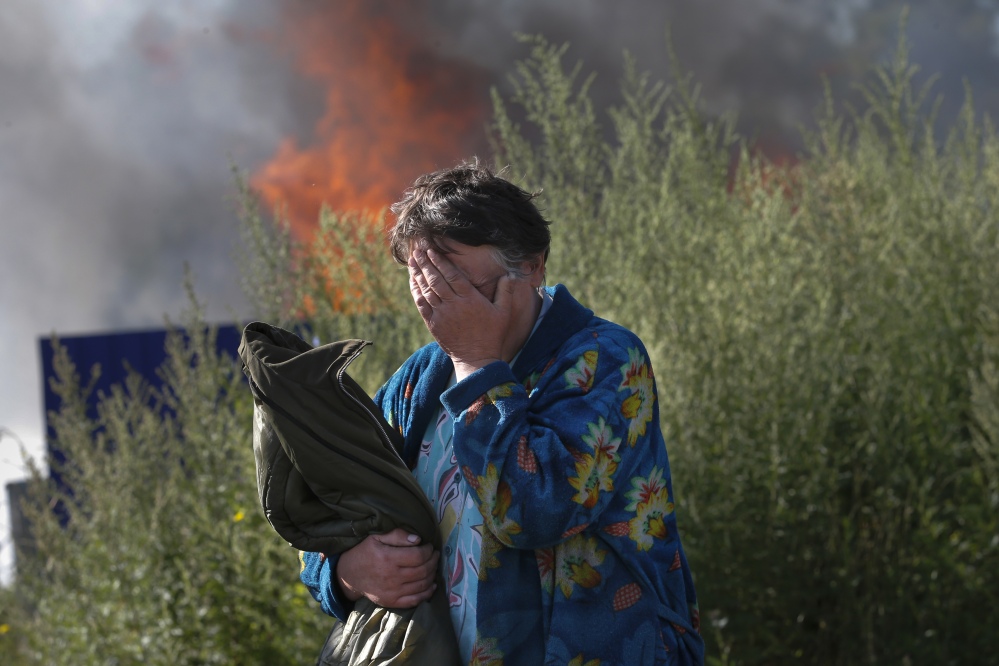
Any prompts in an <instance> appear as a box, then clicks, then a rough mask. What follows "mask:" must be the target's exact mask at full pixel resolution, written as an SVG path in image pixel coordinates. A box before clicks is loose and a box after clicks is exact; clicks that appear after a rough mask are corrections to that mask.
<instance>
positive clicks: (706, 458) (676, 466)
mask: <svg viewBox="0 0 999 666" xmlns="http://www.w3.org/2000/svg"><path fill="white" fill-rule="evenodd" d="M562 57H563V49H561V48H557V47H554V46H551V45H549V44H547V43H546V42H545V41H544V40H540V39H538V40H534V41H533V53H532V56H531V58H530V59H529V60H528V61H526V62H525V63H523V64H522V65H521V67H520V68H519V70H518V72H517V76H516V77H514V78H513V83H514V93H513V95H512V98H511V100H510V101H506V100H503V99H501V98H500V97H499V96H498V95H497V96H496V98H495V101H496V125H495V130H496V131H495V144H496V148H497V154H498V157H499V162H501V163H509V164H511V165H512V168H513V170H514V172H515V173H516V174H517V175H520V176H522V177H523V180H524V182H525V184H526V185H527V186H529V187H531V188H534V189H540V190H543V191H544V192H545V194H546V197H545V199H544V201H545V204H546V205H547V210H548V213H549V214H550V216H551V217H552V218H553V219H554V220H555V221H556V224H555V225H554V226H553V229H555V230H556V233H555V238H554V240H553V252H552V259H551V261H550V263H549V276H550V277H551V278H553V279H554V280H555V281H562V282H565V283H566V284H568V286H569V287H570V288H571V289H573V290H574V291H576V292H579V293H581V294H584V295H585V298H586V300H587V301H588V304H589V305H590V306H591V307H593V308H594V309H595V310H596V311H597V312H598V314H603V315H606V316H608V317H609V318H612V319H615V320H617V321H619V322H620V323H622V324H625V325H627V326H630V327H632V328H633V329H634V330H635V331H636V332H637V333H638V334H639V335H640V336H641V337H642V338H643V340H645V342H646V343H647V344H648V345H649V347H650V350H651V353H652V355H653V358H654V365H655V367H656V370H657V374H658V385H659V395H660V410H661V418H662V422H663V425H664V428H665V431H666V432H667V441H668V446H669V447H670V453H671V457H672V464H673V471H674V477H675V482H676V492H677V496H678V507H679V508H678V512H679V520H680V528H681V530H682V531H683V532H684V539H685V544H686V547H687V549H688V555H689V559H690V562H691V566H692V567H693V569H694V573H695V576H696V584H697V589H698V593H699V597H700V603H701V611H702V616H703V617H705V618H706V620H707V621H706V622H705V625H706V627H705V633H706V638H707V640H708V641H709V655H710V656H711V659H712V661H713V662H715V663H733V664H734V663H745V664H753V663H785V662H790V661H794V660H796V659H801V660H803V661H805V662H806V663H827V664H855V663H872V664H873V663H927V664H929V663H934V664H936V663H999V662H997V658H996V657H995V655H996V653H997V648H999V634H997V633H996V632H995V631H994V630H993V620H992V617H991V616H992V615H993V614H992V613H991V612H990V610H989V609H992V608H994V607H995V606H996V602H997V600H999V599H997V596H999V574H997V573H996V572H999V537H997V536H996V535H997V534H999V468H997V465H996V463H997V460H999V430H997V428H996V422H997V418H999V390H997V383H996V367H997V366H996V362H997V353H999V346H997V342H999V272H997V271H996V270H995V267H996V266H999V243H997V232H999V217H997V215H999V189H997V187H996V185H997V184H999V139H997V136H996V133H995V131H994V130H993V128H992V126H991V125H990V124H989V123H988V122H987V121H986V122H981V123H979V122H976V116H975V114H974V111H973V105H972V100H971V96H970V92H969V95H968V99H967V103H966V106H965V110H964V112H963V114H962V116H961V117H960V119H958V121H957V122H956V123H955V125H954V127H953V128H952V129H951V131H950V132H949V133H948V134H947V135H946V136H945V137H943V140H940V139H938V137H937V136H936V135H935V134H934V131H933V124H934V118H933V117H932V114H931V113H925V109H924V108H923V106H922V104H921V100H922V99H923V97H925V95H922V94H915V93H914V92H913V77H914V75H915V73H916V68H915V67H913V66H912V65H910V64H909V62H908V60H907V50H906V46H905V43H904V41H902V42H900V44H899V49H898V52H897V54H896V56H895V59H894V61H893V62H891V63H889V64H887V65H885V66H883V67H880V68H878V69H876V70H875V71H874V73H873V76H872V79H871V81H869V82H867V83H865V84H864V85H863V86H862V88H861V90H862V92H863V93H864V96H865V99H866V102H867V104H868V106H867V108H866V109H864V110H862V111H859V112H854V113H852V114H849V113H847V114H844V113H837V112H836V110H835V104H834V101H833V100H831V99H830V100H828V102H827V105H826V106H825V108H823V109H821V110H820V113H819V114H818V117H817V118H816V124H815V130H814V131H812V132H811V133H808V134H807V136H806V137H805V138H806V144H807V154H806V155H805V156H804V160H803V161H802V162H801V163H800V164H799V165H797V166H794V167H779V166H776V165H774V164H770V163H768V162H767V160H766V159H765V158H764V157H762V156H759V155H754V154H753V153H752V151H751V150H749V149H748V147H747V145H746V144H745V142H740V141H738V140H737V138H736V137H735V135H734V131H733V126H734V125H733V121H732V119H731V118H721V119H709V118H705V117H704V116H703V115H702V114H701V113H699V111H698V107H697V95H696V89H694V88H692V86H691V85H690V82H689V80H688V79H685V78H683V77H678V84H677V86H676V87H675V88H672V89H670V88H667V87H665V86H664V85H662V84H654V83H651V82H650V81H649V79H648V77H646V76H645V75H642V74H640V73H639V72H638V71H637V69H636V68H635V65H634V63H633V62H632V61H631V60H630V59H626V67H625V75H624V77H623V87H622V100H623V101H622V103H621V104H620V105H619V106H617V107H616V108H613V109H610V110H609V113H608V118H609V120H610V127H609V129H605V128H603V127H602V126H601V125H600V123H599V118H598V116H597V114H595V113H594V111H593V109H592V107H591V105H590V103H589V101H588V99H587V97H586V84H585V82H584V83H582V84H580V83H578V82H577V78H578V68H577V69H573V70H568V71H566V70H565V68H564V67H563V66H562V64H561V59H562ZM511 102H512V104H513V105H514V107H515V108H516V109H517V111H518V112H519V114H520V117H521V119H522V120H521V122H522V123H524V125H525V126H524V127H523V128H522V127H521V126H520V125H519V124H518V123H516V122H515V121H514V120H513V119H512V116H513V114H512V113H510V112H508V105H509V104H510V103H511ZM527 136H538V137H540V138H539V139H537V140H534V141H529V140H528V139H527V138H526V137H527ZM606 137H610V138H609V139H608V138H606ZM733 150H735V151H737V153H736V154H737V155H738V161H737V165H736V166H735V167H734V172H733V167H732V159H731V156H732V154H733Z"/></svg>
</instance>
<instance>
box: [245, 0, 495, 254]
mask: <svg viewBox="0 0 999 666" xmlns="http://www.w3.org/2000/svg"><path fill="white" fill-rule="evenodd" d="M424 4H425V3H424V2H422V1H419V2H411V3H409V5H408V6H406V5H402V6H401V7H402V8H400V5H393V4H392V3H387V2H379V1H378V0H339V1H338V2H336V3H322V5H320V6H318V7H314V8H313V9H305V8H304V6H303V5H302V4H297V3H296V5H295V8H296V9H294V10H292V11H291V12H290V13H289V14H288V16H287V19H288V21H287V24H286V29H285V30H284V38H283V40H284V44H285V45H286V46H288V47H290V48H291V49H292V51H293V53H294V55H295V61H296V65H297V68H298V69H299V71H300V72H301V73H302V74H303V75H305V76H306V77H308V78H310V79H312V80H315V81H316V82H317V83H318V84H319V85H321V86H322V87H323V89H324V90H325V112H324V114H323V116H322V118H321V119H320V120H319V121H318V122H317V123H316V126H315V128H314V142H313V143H312V144H310V145H307V146H300V145H299V143H298V141H296V140H295V139H294V138H290V137H289V138H285V139H284V140H283V141H282V142H281V144H280V146H279V147H278V149H277V152H276V154H275V155H274V157H273V158H272V159H271V160H270V161H269V162H267V163H266V164H264V165H263V166H262V167H261V168H260V169H259V170H258V171H257V172H256V173H255V174H254V175H253V177H252V179H251V183H252V185H253V186H254V187H255V188H256V189H257V191H258V192H260V194H261V196H262V197H263V199H264V201H265V202H266V203H267V204H269V205H270V206H271V207H275V206H278V205H280V206H282V207H284V210H285V211H286V213H287V215H288V218H289V221H290V222H291V226H292V230H293V232H294V233H295V235H296V236H297V237H299V238H309V237H311V235H312V232H313V230H314V229H315V227H316V224H317V220H318V214H319V210H320V208H321V206H322V205H323V203H324V202H325V203H327V204H329V205H330V206H331V207H332V208H333V209H335V210H340V211H361V210H369V211H372V212H378V211H380V210H382V209H383V208H384V207H385V206H388V205H389V204H391V203H392V202H393V201H396V200H398V199H399V197H400V196H401V194H402V191H403V190H404V189H405V187H406V186H407V185H408V184H409V183H411V182H412V180H413V179H414V178H415V177H416V176H417V175H419V174H420V173H424V172H426V171H430V170H433V169H436V168H440V167H444V166H449V165H451V164H454V163H456V162H457V161H459V160H460V159H461V158H462V157H464V156H467V155H468V154H469V153H470V152H474V151H475V150H476V149H480V148H481V147H482V144H483V142H484V139H485V132H484V131H482V129H483V128H484V125H485V118H486V100H487V87H488V84H489V83H490V82H489V80H488V78H487V77H486V76H485V75H484V73H482V72H480V71H478V70H477V69H476V68H474V67H472V66H471V65H469V64H467V63H461V62H457V61H455V60H453V59H446V58H444V57H443V56H441V55H439V54H438V53H435V52H434V51H433V50H432V48H430V47H429V46H428V45H427V44H424V43H422V42H421V41H420V40H419V39H418V38H417V37H416V35H415V32H416V30H415V29H414V27H413V25H412V24H413V23H414V19H415V20H416V21H415V22H416V23H418V22H419V20H418V19H419V17H418V16H414V15H411V13H410V12H411V11H412V9H413V8H414V7H415V8H416V9H420V8H421V7H422V6H423V5H424ZM390 11H392V12H393V13H392V14H390V13H389V12H390ZM400 12H405V13H406V16H407V18H406V19H402V18H401V14H400ZM402 20H405V21H406V23H407V24H409V29H408V30H407V28H406V27H404V26H403V25H401V23H400V21H402Z"/></svg>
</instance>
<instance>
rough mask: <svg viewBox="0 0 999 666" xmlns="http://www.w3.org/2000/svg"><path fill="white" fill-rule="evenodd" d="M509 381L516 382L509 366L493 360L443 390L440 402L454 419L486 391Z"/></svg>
mask: <svg viewBox="0 0 999 666" xmlns="http://www.w3.org/2000/svg"><path fill="white" fill-rule="evenodd" d="M509 382H514V383H518V382H517V378H516V377H514V376H513V370H512V369H511V368H510V366H509V365H508V364H506V363H504V362H503V361H493V362H492V363H490V364H489V365H487V366H485V367H482V368H479V369H478V370H476V371H475V372H473V373H472V374H470V375H469V376H468V377H465V378H464V379H462V380H461V381H460V382H458V383H457V384H455V385H454V386H452V387H451V388H449V389H448V390H446V391H444V393H442V394H441V404H442V405H444V409H446V410H447V413H448V415H449V416H450V417H451V418H452V419H456V418H458V416H460V415H461V413H462V412H464V411H465V410H466V409H468V408H469V407H470V406H471V405H472V403H473V402H475V401H476V400H478V399H479V398H480V397H482V396H483V395H484V394H485V393H486V391H488V390H489V389H491V388H493V387H494V386H499V385H500V384H506V383H509Z"/></svg>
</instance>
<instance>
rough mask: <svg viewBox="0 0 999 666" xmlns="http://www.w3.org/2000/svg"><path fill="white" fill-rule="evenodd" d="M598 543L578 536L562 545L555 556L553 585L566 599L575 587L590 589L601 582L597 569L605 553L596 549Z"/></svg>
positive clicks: (592, 538)
mask: <svg viewBox="0 0 999 666" xmlns="http://www.w3.org/2000/svg"><path fill="white" fill-rule="evenodd" d="M598 543H599V542H598V541H597V539H596V538H595V537H589V538H587V537H584V536H582V535H578V536H575V537H573V538H571V539H569V540H568V541H566V542H565V543H563V544H562V548H561V549H560V552H558V553H557V555H556V562H555V584H556V585H558V586H559V588H560V589H561V590H562V594H564V595H565V597H566V599H568V598H570V597H572V591H573V589H574V587H575V586H576V585H578V586H579V587H583V588H592V587H596V586H597V585H599V584H600V582H601V581H602V580H603V577H602V576H601V575H600V572H599V571H597V567H599V566H600V565H601V564H602V563H603V561H604V556H605V555H607V551H605V550H601V549H600V548H598V547H597V545H598Z"/></svg>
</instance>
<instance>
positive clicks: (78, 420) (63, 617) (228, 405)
mask: <svg viewBox="0 0 999 666" xmlns="http://www.w3.org/2000/svg"><path fill="white" fill-rule="evenodd" d="M196 315H197V313H195V316H192V318H191V319H190V321H189V322H188V325H187V326H186V330H187V332H188V333H187V334H186V335H183V334H181V333H180V332H179V331H177V332H174V333H172V334H171V335H170V336H169V338H168V343H167V347H168V349H167V351H168V360H167V361H166V363H165V365H164V366H163V368H162V369H161V373H162V378H163V380H164V388H163V390H162V391H158V390H154V389H153V388H152V387H150V386H149V385H148V384H147V383H146V382H145V381H144V380H142V379H141V378H140V377H138V376H136V375H133V376H131V377H130V378H129V379H128V380H127V381H126V382H125V383H124V384H123V385H120V386H115V387H114V388H113V390H112V391H111V393H110V394H109V395H103V396H99V415H98V417H97V419H96V420H91V419H90V418H88V417H87V415H86V411H85V400H86V396H87V395H88V389H87V388H86V387H85V386H81V383H80V379H79V375H78V373H77V371H76V369H75V367H74V365H73V363H72V360H71V359H70V358H68V356H67V354H66V352H65V350H64V349H61V348H57V353H56V357H55V363H54V365H55V371H56V375H57V380H56V381H55V383H54V389H55V391H56V392H57V394H58V395H59V397H60V398H61V401H62V407H61V409H60V410H59V412H58V413H57V414H52V415H51V423H52V425H53V427H54V429H55V442H54V443H55V446H56V447H57V448H58V449H59V450H60V451H62V452H63V453H64V454H65V458H66V461H67V462H65V463H60V462H58V461H56V460H52V461H51V462H50V464H51V465H52V467H53V469H54V470H56V471H58V472H60V474H61V475H62V477H63V479H64V481H65V486H56V485H55V484H53V483H52V482H51V481H49V480H48V479H45V478H43V477H42V476H41V475H40V474H36V476H35V478H34V479H33V485H34V493H33V499H32V501H31V502H29V503H28V506H27V507H26V509H27V512H28V517H29V519H30V521H31V525H32V533H33V537H34V539H35V541H36V544H37V552H36V553H33V554H32V553H20V554H19V557H18V569H17V578H16V583H15V585H14V587H13V589H12V590H11V591H10V592H9V594H11V595H12V596H14V595H16V598H17V600H18V603H17V604H13V609H12V610H11V611H10V613H11V617H10V619H6V618H5V619H4V622H5V623H9V625H8V626H9V631H8V632H7V634H6V636H0V640H6V639H7V638H9V639H10V640H9V642H8V644H7V645H6V647H8V648H9V649H10V654H11V659H12V661H11V662H9V663H36V664H122V665H124V664H163V665H164V666H167V665H170V666H176V665H177V664H227V665H229V664H242V665H250V664H261V665H264V664H267V665H270V664H277V663H310V662H311V661H312V660H314V659H315V655H316V654H318V650H319V647H320V645H321V644H322V641H323V639H324V638H325V632H326V631H328V628H329V621H328V620H327V619H326V618H325V617H324V616H323V615H322V614H321V613H317V612H316V607H315V602H313V600H312V598H311V597H310V596H309V594H308V592H307V591H306V589H305V587H304V586H302V585H301V584H298V583H297V576H296V574H297V567H296V560H297V553H296V551H294V550H293V549H291V548H289V547H288V545H287V544H286V543H283V542H282V541H281V540H280V538H278V537H277V535H276V534H275V533H274V532H273V530H271V529H270V526H269V525H268V524H267V523H266V521H265V518H264V516H263V513H262V511H261V509H260V505H259V501H258V499H257V493H256V476H255V471H254V461H253V453H252V447H251V442H252V436H251V432H250V427H251V423H252V403H251V401H250V399H249V396H248V392H247V391H246V389H245V380H244V378H243V375H242V372H241V371H240V370H239V367H238V365H237V364H236V363H235V361H234V360H233V359H232V358H229V357H228V356H227V355H219V354H218V353H217V352H216V347H215V341H214V332H213V331H212V330H211V329H210V328H206V327H205V325H204V324H203V322H202V321H201V319H200V317H199V316H196ZM97 371H99V369H98V370H97ZM66 488H70V489H72V490H71V492H70V493H67V491H66V490H65V489H66ZM55 502H58V503H59V504H60V505H61V506H62V507H64V510H63V511H61V512H54V511H52V508H53V506H55V504H54V503H55ZM60 513H62V514H63V515H64V516H65V521H64V522H65V524H60V518H59V514H60ZM15 641H16V642H15ZM0 654H2V653H0ZM15 656H16V658H17V659H19V660H21V661H20V662H18V661H13V659H14V658H15ZM5 663H8V662H6V661H5Z"/></svg>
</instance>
